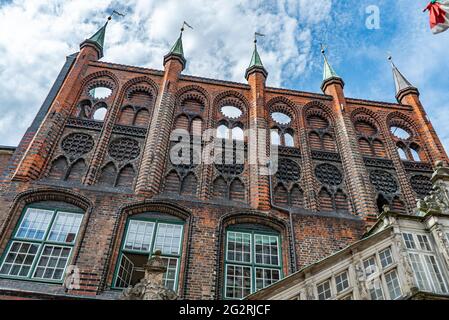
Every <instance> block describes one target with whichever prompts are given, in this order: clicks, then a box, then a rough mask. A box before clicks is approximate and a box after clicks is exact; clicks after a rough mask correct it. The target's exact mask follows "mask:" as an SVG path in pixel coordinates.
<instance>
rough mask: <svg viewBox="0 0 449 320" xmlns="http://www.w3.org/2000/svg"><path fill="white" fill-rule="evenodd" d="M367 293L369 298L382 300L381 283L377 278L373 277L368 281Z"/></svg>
mask: <svg viewBox="0 0 449 320" xmlns="http://www.w3.org/2000/svg"><path fill="white" fill-rule="evenodd" d="M368 288H369V294H370V296H371V300H384V293H383V290H382V283H381V281H380V279H379V278H377V279H374V280H373V281H370V282H369V283H368Z"/></svg>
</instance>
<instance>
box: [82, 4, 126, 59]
mask: <svg viewBox="0 0 449 320" xmlns="http://www.w3.org/2000/svg"><path fill="white" fill-rule="evenodd" d="M114 15H118V16H122V17H124V16H125V15H124V14H121V13H120V12H117V11H115V10H113V11H112V13H111V15H110V16H109V17H108V18H107V20H106V23H105V24H104V25H103V26H102V27H101V28H100V29H99V30H98V31H97V32H95V33H94V35H93V36H91V37H90V38H89V39H86V40H85V41H84V42H83V43H81V46H80V47H81V48H82V47H84V46H85V45H87V44H90V45H93V46H94V47H95V48H96V49H97V50H98V54H99V59H101V58H102V57H103V48H104V38H105V36H106V27H107V26H108V23H109V21H111V20H112V17H113V16H114Z"/></svg>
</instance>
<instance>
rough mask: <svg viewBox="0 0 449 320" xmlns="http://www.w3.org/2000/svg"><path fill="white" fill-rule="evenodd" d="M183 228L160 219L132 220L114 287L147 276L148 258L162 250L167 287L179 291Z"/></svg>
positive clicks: (123, 286)
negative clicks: (145, 266)
mask: <svg viewBox="0 0 449 320" xmlns="http://www.w3.org/2000/svg"><path fill="white" fill-rule="evenodd" d="M183 228H184V226H183V225H182V224H176V223H167V222H159V221H157V220H155V221H147V220H129V222H128V227H127V230H126V236H125V241H124V243H123V247H122V251H121V255H120V258H119V264H118V266H117V274H116V277H115V282H114V287H115V288H126V287H128V286H130V285H132V286H134V285H136V284H137V283H138V282H139V281H140V280H141V279H142V278H143V277H144V276H145V269H144V265H145V264H146V263H147V261H148V259H149V257H150V256H151V255H152V254H153V253H154V252H156V250H160V251H161V254H162V256H161V258H162V260H163V261H164V263H165V265H166V267H167V270H166V272H165V273H164V276H163V281H164V285H165V286H166V287H167V288H169V289H172V290H174V291H176V290H177V287H178V273H179V264H180V257H181V244H182V233H183Z"/></svg>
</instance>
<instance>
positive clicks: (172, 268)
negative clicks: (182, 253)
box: [162, 258, 178, 291]
mask: <svg viewBox="0 0 449 320" xmlns="http://www.w3.org/2000/svg"><path fill="white" fill-rule="evenodd" d="M162 260H164V262H165V266H166V267H167V271H166V272H165V274H164V277H163V281H164V286H166V287H167V288H170V289H172V290H173V291H175V290H176V274H177V270H178V259H176V258H162Z"/></svg>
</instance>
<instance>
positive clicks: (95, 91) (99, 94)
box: [89, 87, 112, 99]
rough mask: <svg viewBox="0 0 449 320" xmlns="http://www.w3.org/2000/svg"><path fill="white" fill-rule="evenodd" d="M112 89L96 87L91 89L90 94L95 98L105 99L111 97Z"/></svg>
mask: <svg viewBox="0 0 449 320" xmlns="http://www.w3.org/2000/svg"><path fill="white" fill-rule="evenodd" d="M111 93H112V90H111V89H109V88H106V87H95V88H92V89H90V90H89V95H90V96H91V97H92V98H94V99H105V98H107V97H109V96H110V95H111Z"/></svg>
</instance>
